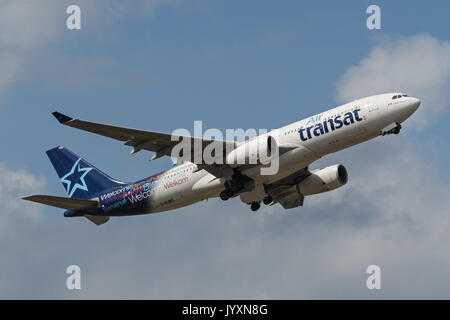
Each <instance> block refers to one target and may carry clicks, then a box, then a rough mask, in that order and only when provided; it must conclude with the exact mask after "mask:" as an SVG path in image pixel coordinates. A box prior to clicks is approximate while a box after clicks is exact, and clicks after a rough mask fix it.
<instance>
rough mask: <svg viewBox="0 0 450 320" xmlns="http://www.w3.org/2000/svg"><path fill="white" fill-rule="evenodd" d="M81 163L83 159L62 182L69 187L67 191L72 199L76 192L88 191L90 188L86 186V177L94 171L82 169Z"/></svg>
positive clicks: (89, 168) (76, 163)
mask: <svg viewBox="0 0 450 320" xmlns="http://www.w3.org/2000/svg"><path fill="white" fill-rule="evenodd" d="M80 161H81V158H80V159H78V160H77V161H76V162H75V164H74V165H73V167H72V170H70V172H69V173H67V174H66V175H65V176H64V177H62V178H61V182H62V183H64V184H65V185H66V186H67V187H66V191H67V193H68V194H69V197H71V198H72V195H73V194H74V193H75V191H77V190H78V189H80V190H84V191H88V187H87V185H86V181H85V180H84V177H86V175H87V174H88V173H89V172H90V171H91V170H92V168H91V167H86V168H81V166H80Z"/></svg>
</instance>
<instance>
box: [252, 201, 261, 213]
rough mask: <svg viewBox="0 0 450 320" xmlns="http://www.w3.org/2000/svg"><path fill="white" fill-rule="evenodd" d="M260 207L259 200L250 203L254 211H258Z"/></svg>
mask: <svg viewBox="0 0 450 320" xmlns="http://www.w3.org/2000/svg"><path fill="white" fill-rule="evenodd" d="M260 207H261V205H260V204H259V202H252V203H251V204H250V209H252V211H257V210H258V209H259V208H260Z"/></svg>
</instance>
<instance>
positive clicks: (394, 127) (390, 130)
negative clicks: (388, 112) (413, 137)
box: [380, 122, 402, 136]
mask: <svg viewBox="0 0 450 320" xmlns="http://www.w3.org/2000/svg"><path fill="white" fill-rule="evenodd" d="M401 128H402V125H401V124H400V123H398V122H394V123H391V124H390V125H388V126H387V127H386V128H383V129H382V130H381V133H380V134H381V135H382V136H384V135H387V134H399V133H400V129H401Z"/></svg>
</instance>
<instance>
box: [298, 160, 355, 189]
mask: <svg viewBox="0 0 450 320" xmlns="http://www.w3.org/2000/svg"><path fill="white" fill-rule="evenodd" d="M347 180H348V175H347V169H345V167H344V166H343V165H341V164H336V165H333V166H329V167H325V168H322V169H317V170H313V171H311V175H309V176H308V177H306V178H305V179H304V180H302V181H300V182H299V183H298V184H297V190H298V191H299V192H300V193H301V194H302V195H304V196H308V195H311V194H317V193H322V192H326V191H330V190H333V189H336V188H339V187H342V186H343V185H344V184H346V183H347Z"/></svg>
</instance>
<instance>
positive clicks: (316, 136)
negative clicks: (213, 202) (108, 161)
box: [147, 93, 420, 213]
mask: <svg viewBox="0 0 450 320" xmlns="http://www.w3.org/2000/svg"><path fill="white" fill-rule="evenodd" d="M398 95H401V94H399V93H389V94H381V95H376V96H370V97H366V98H362V99H358V100H355V101H352V102H350V103H346V104H344V105H341V106H338V107H336V108H333V109H330V110H328V111H325V112H322V113H318V114H316V115H313V116H311V117H308V118H305V119H303V120H300V121H297V122H294V123H291V124H289V125H287V126H284V127H282V128H280V129H278V130H273V131H271V132H269V133H267V134H265V135H269V134H270V135H272V136H273V135H274V134H276V135H277V137H276V138H277V140H278V144H279V145H280V146H282V145H297V146H298V147H295V148H294V149H292V150H290V151H288V152H286V153H283V154H281V156H280V157H279V170H278V172H277V173H276V174H272V175H261V174H260V168H259V167H258V166H253V167H250V168H249V169H246V170H243V171H242V174H245V175H246V176H248V177H250V178H251V179H253V180H254V181H255V183H256V185H264V184H266V185H267V184H270V183H274V182H276V181H278V180H280V179H282V178H285V177H287V176H289V175H291V174H293V173H295V172H297V171H299V170H302V169H303V168H305V167H307V166H309V165H310V164H311V163H312V162H314V161H316V160H317V159H319V158H321V157H323V156H325V155H327V154H330V153H333V152H336V151H339V150H342V149H344V148H347V147H350V146H353V145H355V144H358V143H361V142H364V141H367V140H369V139H372V138H374V137H377V136H378V135H380V132H381V130H382V129H383V128H386V127H387V126H389V125H391V124H393V123H402V122H403V121H405V120H406V119H407V118H408V117H409V116H411V114H413V113H414V112H415V111H416V109H417V108H418V106H419V104H420V101H419V100H418V99H416V98H412V97H407V96H404V95H401V97H400V98H396V99H392V98H393V97H394V96H398ZM349 114H351V117H353V119H350V118H351V117H350V115H349ZM345 117H347V118H348V119H347V120H346V121H347V122H348V123H349V124H350V125H342V126H340V127H339V121H344V118H345ZM352 120H353V122H352V123H350V122H351V121H352ZM319 123H321V125H319ZM338 127H339V128H338ZM263 136H264V135H263ZM223 183H224V178H216V177H215V176H214V175H212V174H210V173H209V172H207V171H205V170H197V166H196V165H195V164H193V163H189V162H188V163H184V164H181V165H179V166H176V167H174V168H172V169H170V170H168V171H166V172H164V173H163V174H161V175H160V176H159V177H158V183H157V184H156V185H155V188H154V190H153V192H152V194H151V197H149V198H150V199H147V200H148V201H149V202H150V203H149V212H161V211H167V210H171V209H175V208H179V207H183V206H187V205H190V204H192V203H195V202H198V201H202V200H205V199H207V198H211V197H217V196H218V194H219V193H220V192H221V191H222V190H223V189H224V186H223ZM147 213H148V212H147Z"/></svg>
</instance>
